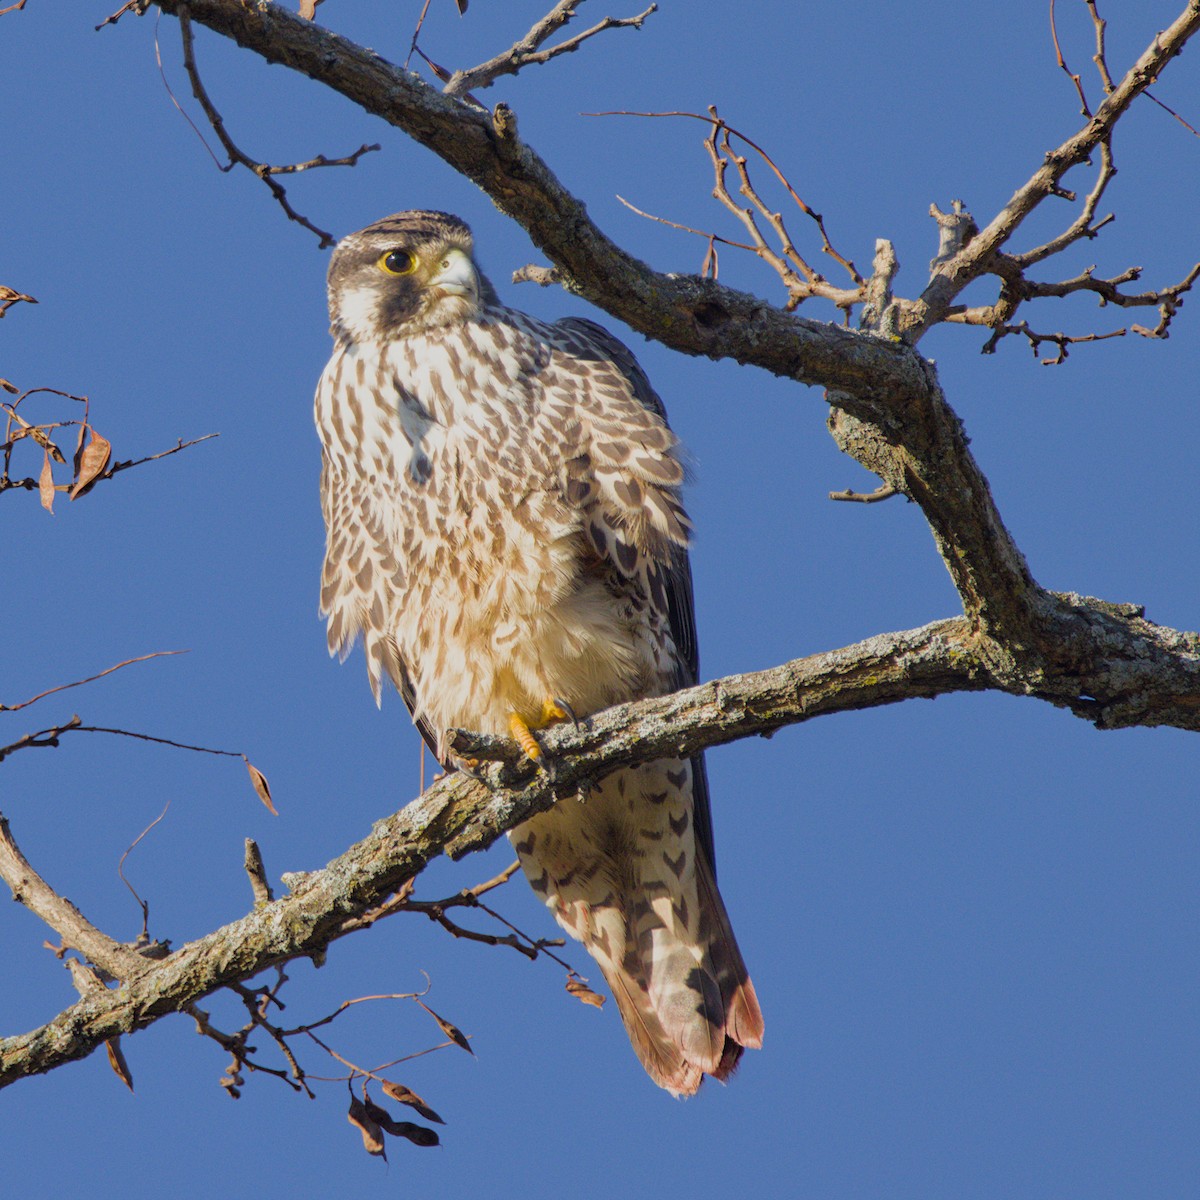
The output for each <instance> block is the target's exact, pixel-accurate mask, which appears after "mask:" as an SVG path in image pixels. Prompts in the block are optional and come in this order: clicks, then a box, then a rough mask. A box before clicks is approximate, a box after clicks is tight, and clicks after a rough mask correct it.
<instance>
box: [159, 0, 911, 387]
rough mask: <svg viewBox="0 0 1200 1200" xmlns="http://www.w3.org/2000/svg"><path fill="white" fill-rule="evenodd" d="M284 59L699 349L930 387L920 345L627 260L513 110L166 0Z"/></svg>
mask: <svg viewBox="0 0 1200 1200" xmlns="http://www.w3.org/2000/svg"><path fill="white" fill-rule="evenodd" d="M155 3H156V4H157V5H158V7H159V8H161V9H162V10H163V11H164V12H167V13H170V14H173V15H174V14H178V12H179V11H180V10H181V9H184V8H186V9H187V11H188V12H189V14H190V15H191V18H192V20H193V21H194V22H197V23H199V24H202V25H205V26H208V27H209V28H210V29H213V30H215V31H216V32H218V33H220V34H223V35H224V36H226V37H229V38H232V39H233V40H234V41H235V42H237V43H238V44H239V45H240V46H243V47H245V48H246V49H248V50H252V51H254V52H255V53H257V54H259V55H261V56H262V57H263V58H264V59H266V60H267V61H268V62H272V63H281V64H283V65H285V66H288V67H290V68H292V69H293V70H296V71H299V72H301V73H302V74H305V75H308V76H309V77H310V78H312V79H315V80H316V81H317V82H319V83H322V84H325V85H326V86H327V87H329V88H331V89H332V90H334V91H336V92H338V93H340V94H341V95H343V96H345V97H346V98H347V99H349V100H351V101H353V102H354V103H355V104H357V105H359V106H360V107H361V108H363V109H364V110H365V111H366V112H369V113H373V114H374V115H376V116H378V117H380V118H382V119H383V120H385V121H387V122H388V123H389V124H391V125H394V126H395V127H396V128H398V129H401V130H403V131H404V132H405V133H406V134H408V135H409V136H410V137H412V138H413V139H414V140H415V141H417V142H420V143H421V144H422V145H423V146H426V147H428V148H429V149H430V150H432V151H433V152H434V153H435V154H437V155H438V156H439V157H441V158H442V159H444V160H445V161H446V162H447V163H448V164H449V165H450V166H452V167H453V168H454V169H455V170H457V171H459V172H460V173H461V174H463V175H464V176H466V177H467V178H468V179H470V180H472V182H474V183H475V184H477V185H478V186H479V187H480V188H482V189H483V190H484V191H485V192H486V193H487V194H488V195H489V196H490V197H491V198H492V200H493V201H494V202H495V203H496V205H497V206H498V207H499V208H500V209H501V210H502V211H503V212H505V213H507V214H508V215H509V216H511V217H512V218H513V219H514V220H515V221H517V222H518V223H519V224H520V225H521V226H522V227H523V228H524V229H525V230H526V231H527V232H528V233H529V235H530V237H531V238H532V239H533V241H534V243H535V244H536V245H537V246H538V247H539V248H540V249H542V250H543V251H544V252H545V253H546V254H547V255H549V256H550V257H551V258H552V259H553V260H554V262H555V263H556V264H557V265H558V267H559V270H560V273H561V276H562V278H563V280H564V282H565V283H566V284H567V286H569V287H571V288H572V290H575V291H578V292H579V294H580V295H582V296H584V297H585V298H586V299H588V300H590V301H592V302H593V303H594V304H596V305H598V306H599V307H600V308H603V309H605V310H606V311H607V312H610V313H612V314H613V315H614V316H616V317H618V318H619V319H620V320H622V321H625V322H626V323H627V324H628V325H630V326H631V327H632V328H634V329H636V330H637V331H638V332H639V333H643V334H645V335H646V336H647V337H652V338H654V339H655V340H657V341H661V342H662V343H663V344H664V345H667V346H670V347H672V348H673V349H676V350H679V351H681V352H683V353H685V354H696V355H705V356H707V357H710V358H733V359H736V360H737V361H738V362H742V363H747V364H751V365H756V366H760V367H763V368H764V369H766V370H768V371H771V372H772V373H774V374H776V375H782V376H786V377H788V378H792V379H796V380H798V381H799V382H801V383H808V384H815V385H818V386H824V387H834V388H838V389H842V390H846V391H863V392H868V393H872V394H876V395H881V396H882V395H884V394H887V393H896V392H900V393H901V394H904V393H905V392H907V391H908V390H909V389H911V388H914V387H915V388H922V387H923V386H924V376H923V373H922V371H921V369H920V367H919V365H918V361H917V357H916V356H915V355H914V354H913V353H912V352H911V351H910V350H909V349H907V348H906V347H904V346H902V345H899V344H897V343H895V342H892V341H889V340H884V339H882V338H880V339H875V338H864V337H862V336H861V335H859V334H857V333H855V332H853V331H851V330H848V329H841V328H838V327H837V326H832V325H828V324H825V323H824V322H820V321H811V320H805V319H803V318H800V317H796V316H793V315H791V314H789V313H786V312H784V311H782V310H781V309H778V308H775V307H774V306H772V305H770V304H768V303H766V302H765V301H763V300H761V299H760V298H759V297H757V296H752V295H750V294H748V293H746V292H739V291H736V290H735V289H733V288H727V287H724V286H722V285H720V284H717V283H715V282H714V281H712V280H703V279H699V278H696V277H694V276H678V275H670V274H664V273H660V272H657V271H654V270H652V269H651V268H650V267H649V266H648V265H647V264H645V263H643V262H641V261H639V260H638V259H636V258H634V257H633V256H632V255H630V254H627V253H626V252H625V251H624V250H622V249H621V248H620V247H619V246H617V245H616V244H615V243H614V242H612V241H611V240H610V239H609V238H608V237H607V236H606V235H605V234H604V233H602V232H601V231H600V230H599V229H598V228H597V227H596V226H595V224H594V223H593V222H592V221H591V219H590V218H589V217H588V215H587V210H586V208H585V206H584V205H583V203H582V202H581V201H579V200H578V199H576V197H574V196H573V195H571V193H570V192H568V191H567V190H566V189H565V188H564V187H563V186H562V184H561V183H559V181H558V180H557V179H556V178H555V176H554V174H553V172H551V170H550V168H549V167H548V166H547V165H546V163H545V162H544V161H543V160H542V159H541V158H540V157H539V156H538V155H537V153H536V152H535V151H534V150H532V149H531V148H530V147H529V146H527V145H525V144H524V143H523V142H522V141H521V140H520V139H519V137H518V136H517V130H516V118H515V116H514V114H513V112H512V110H511V109H509V108H508V107H506V106H504V105H498V106H497V107H496V109H495V111H494V112H493V113H490V114H489V113H487V112H484V111H481V110H480V109H478V108H474V107H472V106H470V105H468V104H465V103H463V102H461V101H458V100H455V99H452V98H450V97H447V96H444V95H442V94H441V93H440V92H438V91H437V90H435V89H434V88H432V87H430V86H429V85H428V84H426V83H424V82H423V81H422V80H421V79H420V78H419V77H418V76H416V75H414V74H413V73H412V72H409V71H404V70H402V69H401V68H400V67H397V66H395V65H393V64H392V63H389V62H387V61H385V60H384V59H382V58H380V57H379V56H378V55H376V54H374V53H373V52H371V51H369V50H366V49H364V48H363V47H361V46H358V45H356V44H355V43H353V42H351V41H349V40H347V39H346V38H343V37H339V36H338V35H337V34H335V33H331V32H329V31H328V30H324V29H322V28H320V27H319V26H316V25H313V24H312V23H311V22H308V21H304V20H302V19H301V18H299V17H297V16H295V15H294V14H292V13H291V12H288V11H287V10H286V9H283V8H281V7H280V6H278V5H275V4H270V3H265V2H263V3H255V4H245V3H243V2H242V0H186V2H185V0H155Z"/></svg>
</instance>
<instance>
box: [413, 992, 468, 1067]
mask: <svg viewBox="0 0 1200 1200" xmlns="http://www.w3.org/2000/svg"><path fill="white" fill-rule="evenodd" d="M421 1007H422V1008H423V1009H424V1010H425V1011H426V1012H427V1013H428V1014H429V1015H430V1016H431V1017H432V1018H433V1019H434V1020H435V1021H436V1022H437V1023H438V1027H439V1028H440V1029H441V1031H442V1032H443V1033H444V1034H445V1035H446V1036H447V1037H448V1038H449V1039H450V1040H451V1041H452V1042H453V1043H454V1044H455V1045H456V1046H461V1047H462V1048H463V1049H464V1050H465V1051H466V1052H467V1053H468V1054H471V1055H473V1054H474V1053H475V1051H474V1050H472V1049H471V1043H470V1042H469V1041H467V1035H466V1034H465V1033H463V1031H462V1030H461V1029H459V1027H458V1026H457V1025H451V1024H450V1022H449V1021H447V1020H446V1018H445V1017H439V1016H438V1015H437V1013H435V1012H434V1011H433V1009H432V1008H430V1007H429V1005H428V1004H422V1005H421Z"/></svg>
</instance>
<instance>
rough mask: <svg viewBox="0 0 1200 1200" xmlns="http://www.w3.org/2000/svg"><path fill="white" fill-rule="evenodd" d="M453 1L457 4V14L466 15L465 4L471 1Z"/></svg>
mask: <svg viewBox="0 0 1200 1200" xmlns="http://www.w3.org/2000/svg"><path fill="white" fill-rule="evenodd" d="M454 3H455V4H457V5H458V15H459V16H460V17H462V16H465V15H466V12H467V6H468V5H469V4H470V3H471V0H454Z"/></svg>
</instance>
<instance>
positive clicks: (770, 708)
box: [0, 595, 1200, 1086]
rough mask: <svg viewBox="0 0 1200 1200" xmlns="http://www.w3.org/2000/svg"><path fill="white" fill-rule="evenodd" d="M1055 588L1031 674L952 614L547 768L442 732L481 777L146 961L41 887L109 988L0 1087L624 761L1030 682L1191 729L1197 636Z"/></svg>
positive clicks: (231, 979) (628, 729)
mask: <svg viewBox="0 0 1200 1200" xmlns="http://www.w3.org/2000/svg"><path fill="white" fill-rule="evenodd" d="M1053 600H1054V602H1055V604H1056V606H1057V608H1056V611H1055V619H1056V620H1057V621H1058V622H1059V623H1060V624H1061V626H1062V628H1061V629H1060V631H1059V637H1060V644H1061V645H1063V646H1066V647H1068V648H1069V649H1070V652H1071V653H1070V655H1062V656H1060V657H1059V658H1058V659H1056V660H1054V661H1043V662H1042V664H1041V665H1040V667H1039V670H1038V671H1037V672H1031V671H1030V670H1029V669H1028V667H1029V664H1028V663H1026V664H1020V663H1012V662H1010V663H1006V662H1004V661H1003V659H1002V658H1000V657H998V656H996V655H992V654H989V653H987V651H986V647H984V646H983V645H982V644H981V642H980V640H979V638H978V635H977V633H976V632H975V631H974V630H973V629H972V625H971V623H970V622H969V621H967V620H966V619H965V618H958V619H955V620H950V621H940V622H937V623H936V624H933V625H928V626H925V627H924V628H922V629H915V630H910V631H907V632H904V633H895V634H888V635H881V636H879V637H875V638H871V639H869V640H868V641H866V642H860V643H857V644H856V645H853V646H848V647H846V648H845V649H843V650H839V651H835V652H831V653H827V654H820V655H815V656H813V657H811V658H807V659H798V660H796V661H794V662H791V663H786V664H784V665H783V666H780V667H775V668H772V669H770V670H768V671H760V672H753V673H750V674H747V675H740V676H731V677H729V678H726V679H721V680H717V681H714V682H712V683H708V684H704V685H702V686H700V687H695V688H690V689H687V690H686V691H683V692H678V693H676V694H674V695H670V696H663V697H658V698H654V699H650V700H642V701H638V702H636V703H633V704H626V705H621V706H619V707H617V708H613V709H609V710H607V711H606V712H603V713H599V714H597V715H596V716H594V717H591V718H589V719H587V720H585V721H582V722H581V723H580V725H579V728H577V729H576V728H575V727H574V726H572V725H571V724H569V723H564V724H562V725H560V726H557V727H554V728H552V729H550V730H548V731H546V732H545V733H544V734H543V738H542V740H543V744H544V747H545V750H546V753H547V754H548V755H549V756H551V758H552V759H553V760H554V762H555V764H556V767H557V769H556V771H555V772H554V773H553V776H551V774H550V773H549V772H546V771H545V770H537V769H536V768H534V767H532V766H531V765H530V764H529V762H528V760H524V759H522V757H521V755H520V754H519V752H518V751H517V750H516V749H515V748H514V746H513V744H512V743H511V742H510V741H508V739H503V738H494V737H485V736H480V735H465V734H459V735H456V737H455V741H454V749H455V751H456V752H457V753H460V754H464V755H469V756H470V757H472V758H476V759H481V760H498V761H493V762H492V763H491V765H485V766H484V767H482V768H481V770H480V775H481V778H472V777H470V776H468V775H466V774H465V773H462V772H458V773H455V774H452V775H450V776H447V777H446V778H444V779H442V780H441V781H440V782H438V783H435V784H434V785H433V786H432V787H431V788H430V789H429V790H428V791H427V792H426V793H425V794H424V795H422V796H421V797H419V798H418V799H417V800H414V801H413V802H412V803H411V804H410V805H408V807H407V808H405V809H403V810H401V811H400V812H399V813H396V814H395V815H393V816H391V817H388V818H386V819H385V820H383V821H381V822H379V823H378V824H377V825H376V826H375V828H374V829H373V830H372V832H371V834H370V836H369V837H367V838H366V839H365V840H364V841H362V842H360V843H359V844H358V845H356V846H353V847H351V848H350V849H349V850H348V851H346V853H345V854H343V855H341V856H340V857H339V858H337V859H335V860H334V861H333V862H331V863H330V864H329V865H328V866H327V867H326V868H324V869H323V870H320V871H315V872H312V873H310V874H296V875H291V876H285V877H284V879H285V882H286V883H287V884H288V886H289V888H290V889H291V894H290V895H289V896H287V897H284V898H283V899H280V900H276V901H274V902H272V903H269V904H265V905H258V906H257V907H256V908H255V910H254V911H253V912H252V913H250V914H249V915H247V916H246V917H243V918H242V919H241V920H238V921H235V922H233V923H232V924H230V925H227V926H225V927H223V928H222V929H219V930H216V931H215V932H214V933H211V934H209V935H208V936H206V937H204V938H201V939H199V940H198V941H195V942H192V943H190V944H188V945H186V946H184V947H182V948H181V949H179V950H177V951H175V952H174V953H172V954H171V955H170V956H169V957H167V958H165V959H164V960H162V961H161V962H158V963H151V962H148V961H147V960H146V959H144V958H143V957H142V956H140V955H138V954H136V953H135V952H134V951H131V950H129V949H128V948H126V947H121V946H119V945H118V944H117V943H114V942H112V941H111V940H110V939H108V938H106V937H105V936H104V935H103V934H100V933H99V931H97V930H95V929H94V928H93V927H92V926H90V925H89V924H88V923H87V922H85V921H83V919H82V917H78V918H76V917H71V916H70V914H64V913H63V912H62V911H60V908H59V906H58V905H57V903H56V901H57V897H55V896H54V895H53V893H51V895H50V896H49V897H48V898H45V899H43V900H42V901H40V902H39V903H41V904H42V906H43V907H44V908H45V910H46V919H48V920H49V921H50V922H51V923H52V924H53V927H54V928H56V929H59V930H60V932H63V934H64V937H65V936H67V935H68V934H69V935H70V937H71V939H72V944H76V942H78V941H83V942H85V944H86V945H87V947H88V948H87V950H86V951H85V952H86V953H87V954H88V956H89V957H92V958H93V961H97V962H98V963H99V965H102V966H103V967H104V968H105V970H107V971H109V972H110V973H112V974H114V975H115V976H116V977H117V978H119V979H120V980H121V981H122V985H123V986H122V987H121V988H120V989H119V990H116V991H113V990H105V991H104V992H103V993H102V994H101V993H96V994H89V995H85V996H83V997H81V998H80V1000H79V1001H78V1002H77V1003H76V1004H74V1005H72V1006H71V1007H70V1008H68V1009H67V1010H65V1011H64V1012H63V1013H61V1014H60V1015H59V1016H58V1017H57V1018H55V1019H54V1020H53V1021H51V1022H50V1023H49V1024H47V1025H45V1026H43V1027H41V1028H39V1029H36V1030H33V1031H31V1032H30V1033H27V1034H24V1035H21V1036H18V1037H13V1038H8V1039H5V1040H3V1041H0V1086H6V1085H7V1084H10V1083H13V1082H15V1081H16V1080H17V1079H20V1078H24V1077H26V1076H28V1075H33V1074H41V1073H44V1072H46V1071H49V1070H52V1069H53V1068H54V1067H56V1066H59V1065H61V1064H62V1063H64V1062H68V1061H71V1060H73V1059H77V1058H81V1057H84V1056H86V1055H87V1054H90V1053H91V1052H92V1051H93V1050H95V1049H96V1048H97V1047H98V1046H100V1045H103V1044H104V1043H105V1042H106V1041H107V1040H108V1039H109V1038H112V1037H115V1036H118V1035H121V1034H125V1033H131V1032H134V1031H136V1030H137V1029H141V1028H145V1027H146V1026H147V1025H149V1024H152V1023H153V1022H154V1021H155V1020H157V1019H158V1018H160V1017H162V1016H164V1015H166V1014H168V1013H171V1012H180V1011H187V1010H188V1006H189V1005H193V1004H195V1003H196V1002H197V1001H198V1000H200V999H202V998H203V997H204V996H206V995H208V994H210V993H211V992H213V991H216V990H217V989H218V988H221V987H225V986H229V985H230V984H231V983H237V982H241V981H244V980H247V979H250V978H252V977H253V976H255V975H257V974H258V973H259V972H261V971H262V970H264V969H266V968H267V967H270V966H273V965H277V964H279V963H283V962H286V961H288V960H289V959H292V958H297V957H315V958H317V959H319V958H320V957H321V956H322V954H323V953H324V950H325V947H326V946H328V944H329V943H330V942H332V941H334V940H336V939H337V938H340V937H343V936H345V934H347V933H348V932H351V931H353V930H354V929H357V928H361V927H362V923H363V915H364V914H365V913H368V912H370V911H371V910H372V909H374V908H376V907H377V906H379V905H380V904H383V903H384V902H385V901H386V900H387V898H388V897H389V896H391V895H392V894H393V893H395V892H397V891H399V890H400V889H402V888H403V887H404V886H405V885H406V883H408V881H410V880H411V879H412V878H413V877H414V876H415V875H417V874H418V873H419V872H420V871H422V870H423V869H424V868H425V866H426V865H428V863H429V862H430V861H431V860H432V859H433V858H435V857H437V856H439V855H441V854H442V853H448V854H450V855H451V856H452V857H455V858H458V857H461V856H462V855H464V854H467V853H470V852H472V851H475V850H479V849H483V848H484V847H486V846H488V845H490V844H491V843H492V842H493V841H495V839H496V838H497V837H499V836H500V835H501V834H502V833H503V832H505V831H506V830H508V829H511V828H512V827H513V826H515V825H517V824H519V823H520V822H522V821H524V820H526V819H527V818H528V817H530V816H531V815H533V814H534V813H536V812H539V811H542V810H543V809H545V808H548V807H549V806H550V805H551V804H552V803H554V801H555V800H556V799H557V798H559V797H567V796H574V795H576V794H577V793H578V792H579V791H580V790H581V789H587V788H588V787H589V786H590V785H591V784H592V783H593V782H594V781H595V780H596V779H598V778H600V777H602V776H603V775H605V774H608V773H609V772H611V771H612V770H614V769H616V768H618V767H621V766H626V765H630V764H633V763H637V762H645V761H650V760H652V759H655V758H662V757H667V756H672V757H674V756H687V755H690V754H693V753H695V752H697V751H699V750H701V749H704V748H706V747H708V746H713V745H718V744H722V743H725V742H729V741H732V740H736V739H737V738H741V737H746V736H750V735H766V734H769V733H771V732H773V731H775V730H777V729H779V728H782V727H783V726H785V725H790V724H795V723H798V722H801V721H805V720H808V719H810V718H811V717H815V716H820V715H823V714H826V713H831V712H838V711H847V710H851V709H858V708H865V707H872V706H875V705H880V704H889V703H894V702H896V701H899V700H902V699H909V698H912V697H914V696H936V695H939V694H945V693H948V692H954V691H978V690H981V689H986V688H1000V689H1002V690H1004V691H1009V692H1012V693H1014V694H1018V695H1033V696H1037V697H1039V698H1041V699H1044V700H1048V701H1050V702H1051V703H1054V704H1057V705H1061V706H1063V707H1066V708H1068V709H1070V710H1071V711H1072V712H1074V713H1075V714H1076V715H1078V716H1081V717H1084V718H1086V719H1088V720H1090V721H1093V722H1095V723H1096V724H1097V725H1098V726H1100V727H1101V728H1117V727H1121V726H1124V725H1129V724H1171V725H1175V726H1177V727H1179V728H1186V729H1200V637H1198V636H1197V635H1195V634H1179V633H1176V632H1175V631H1173V630H1166V629H1161V628H1159V627H1157V626H1154V625H1151V624H1150V623H1149V622H1147V621H1145V620H1144V619H1143V618H1142V617H1141V616H1140V615H1138V612H1137V610H1136V609H1134V608H1133V607H1132V606H1117V605H1106V604H1103V603H1102V602H1099V601H1094V600H1088V599H1085V598H1083V597H1079V596H1069V595H1067V596H1055V597H1053ZM485 781H486V782H485ZM29 870H30V869H29V868H27V866H26V865H25V864H24V863H23V860H22V859H20V858H19V856H14V855H13V854H12V852H11V851H10V853H9V857H8V859H7V860H6V863H5V870H4V872H3V874H4V878H6V879H7V880H8V881H9V883H10V886H13V885H14V881H15V885H16V886H15V887H14V891H15V890H16V889H17V888H20V889H21V891H22V898H24V896H25V895H27V894H29V890H30V889H29V884H28V882H27V881H28V879H29ZM44 886H45V885H44V884H43V887H44ZM47 890H48V889H47ZM27 902H28V901H27ZM39 915H41V914H39ZM93 956H94V957H93Z"/></svg>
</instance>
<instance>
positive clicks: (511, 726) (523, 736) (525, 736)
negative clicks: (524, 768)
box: [508, 712, 542, 762]
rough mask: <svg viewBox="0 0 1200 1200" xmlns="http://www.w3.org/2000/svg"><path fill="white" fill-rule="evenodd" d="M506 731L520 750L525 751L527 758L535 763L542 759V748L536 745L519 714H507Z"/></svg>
mask: <svg viewBox="0 0 1200 1200" xmlns="http://www.w3.org/2000/svg"><path fill="white" fill-rule="evenodd" d="M508 730H509V732H510V733H511V734H512V735H513V737H514V738H515V739H516V741H517V744H518V745H519V746H520V747H521V749H522V750H524V751H525V755H526V757H527V758H531V759H533V761H534V762H537V761H538V760H539V759H540V758H541V757H542V748H541V746H539V745H538V744H537V738H535V737H534V736H533V734H532V733H531V732H530V729H529V725H528V723H527V722H526V720H525V718H524V717H523V716H521V714H520V713H516V712H511V713H509V714H508Z"/></svg>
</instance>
